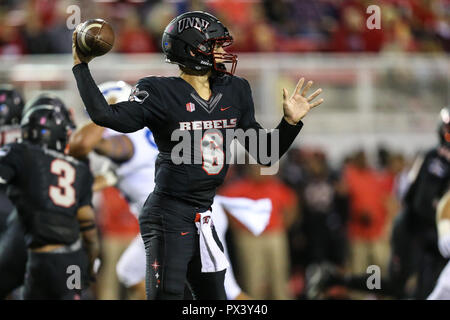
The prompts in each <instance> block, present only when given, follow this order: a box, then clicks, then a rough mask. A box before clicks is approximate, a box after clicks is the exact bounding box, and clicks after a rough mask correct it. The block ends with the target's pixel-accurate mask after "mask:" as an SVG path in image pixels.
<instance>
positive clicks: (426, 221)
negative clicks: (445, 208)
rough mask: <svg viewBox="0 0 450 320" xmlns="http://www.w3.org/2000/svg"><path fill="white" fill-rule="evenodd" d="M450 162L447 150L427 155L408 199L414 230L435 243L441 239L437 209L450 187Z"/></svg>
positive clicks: (406, 196)
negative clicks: (438, 235)
mask: <svg viewBox="0 0 450 320" xmlns="http://www.w3.org/2000/svg"><path fill="white" fill-rule="evenodd" d="M449 160H450V153H449V151H448V150H447V149H445V148H443V147H438V148H434V149H432V150H430V151H429V152H427V153H426V155H425V158H424V160H423V162H422V165H421V167H420V169H419V173H418V175H417V178H416V179H415V181H414V182H413V183H412V185H411V186H410V188H409V190H408V192H407V193H406V195H405V199H404V201H405V206H406V209H407V213H408V215H409V218H410V220H409V221H410V222H411V223H412V227H413V228H414V229H415V230H416V231H419V232H423V233H426V234H428V236H427V237H428V238H429V239H430V240H432V242H435V240H436V239H437V231H436V206H437V203H438V201H439V200H440V198H441V197H442V196H443V195H444V194H445V192H446V191H447V190H448V188H449V182H450V163H449Z"/></svg>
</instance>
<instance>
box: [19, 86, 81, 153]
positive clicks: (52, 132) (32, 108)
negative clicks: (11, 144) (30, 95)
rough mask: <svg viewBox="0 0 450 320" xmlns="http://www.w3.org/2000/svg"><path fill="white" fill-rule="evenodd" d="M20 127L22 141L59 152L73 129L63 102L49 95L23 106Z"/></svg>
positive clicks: (62, 149) (41, 96) (40, 96)
mask: <svg viewBox="0 0 450 320" xmlns="http://www.w3.org/2000/svg"><path fill="white" fill-rule="evenodd" d="M20 126H21V127H22V139H23V140H27V141H30V142H31V143H34V144H39V145H42V146H46V147H47V148H49V149H53V150H57V151H60V152H62V151H64V149H65V147H66V144H67V142H68V138H69V136H70V134H71V133H72V132H73V130H74V129H75V124H74V122H73V119H72V115H71V114H70V112H69V110H68V109H67V108H66V106H65V105H64V102H62V101H61V99H59V98H57V97H55V96H52V95H49V94H41V95H39V96H38V97H36V98H35V99H34V100H32V101H30V102H29V103H28V104H27V105H26V106H25V109H24V111H23V115H22V121H21V123H20Z"/></svg>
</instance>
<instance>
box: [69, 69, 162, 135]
mask: <svg viewBox="0 0 450 320" xmlns="http://www.w3.org/2000/svg"><path fill="white" fill-rule="evenodd" d="M72 71H73V74H74V76H75V79H76V82H77V86H78V91H79V93H80V96H81V99H82V100H83V103H84V105H85V107H86V111H87V112H88V114H89V116H90V117H91V119H92V121H94V123H95V124H97V125H99V126H102V127H107V128H111V129H113V130H116V131H119V132H123V133H128V132H134V131H137V130H139V129H142V128H144V127H145V126H149V125H151V122H152V121H153V120H155V119H153V117H152V116H153V115H152V113H153V112H154V110H152V104H153V103H154V102H155V101H154V100H155V99H157V98H156V97H157V94H155V92H154V90H150V88H147V87H146V85H147V83H144V81H142V80H140V81H139V82H138V84H137V85H136V86H135V88H134V89H133V92H132V95H131V96H130V100H129V101H124V102H119V103H116V104H112V105H108V103H107V102H106V100H105V98H104V97H103V95H102V93H101V92H100V90H99V89H98V87H97V85H96V83H95V81H94V79H92V76H91V73H90V71H89V68H88V65H87V64H86V63H81V64H78V65H76V66H74V67H73V69H72ZM137 88H139V89H140V90H141V91H140V93H141V94H146V96H145V98H141V99H137V98H136V94H133V93H136V91H139V89H137ZM150 95H151V98H149V99H147V98H148V97H149V96H150ZM158 105H159V104H158Z"/></svg>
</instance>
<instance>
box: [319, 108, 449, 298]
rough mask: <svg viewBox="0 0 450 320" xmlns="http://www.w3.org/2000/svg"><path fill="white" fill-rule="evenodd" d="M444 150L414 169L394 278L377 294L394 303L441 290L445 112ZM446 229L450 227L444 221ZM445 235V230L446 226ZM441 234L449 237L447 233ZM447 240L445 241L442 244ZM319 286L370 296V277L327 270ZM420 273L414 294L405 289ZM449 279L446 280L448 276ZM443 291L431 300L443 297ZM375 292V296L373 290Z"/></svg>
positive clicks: (395, 233) (443, 144)
mask: <svg viewBox="0 0 450 320" xmlns="http://www.w3.org/2000/svg"><path fill="white" fill-rule="evenodd" d="M438 137H439V145H438V146H436V147H434V148H433V149H431V150H430V151H428V152H427V153H426V154H425V156H424V157H419V158H418V159H417V160H416V161H415V163H414V165H413V166H412V168H411V170H410V172H409V176H408V179H409V180H410V185H409V187H408V190H407V192H406V195H405V198H404V199H403V209H402V211H401V212H400V213H399V214H398V215H397V216H396V218H395V220H394V225H393V230H392V235H391V257H390V261H389V274H388V275H387V277H383V279H382V283H381V289H380V290H376V292H375V293H377V294H380V295H386V296H393V297H395V298H411V297H412V298H414V299H426V298H427V297H428V296H429V295H430V293H431V291H432V290H433V288H434V287H435V285H436V281H437V279H438V277H439V274H440V273H441V271H442V270H443V268H444V267H445V264H446V263H447V259H446V258H445V256H443V254H442V250H441V252H439V248H441V249H442V248H445V245H444V244H445V243H446V241H448V240H445V241H444V240H443V239H447V237H444V236H441V237H440V238H439V241H440V242H438V228H437V227H436V210H437V204H438V202H439V200H440V199H442V198H443V196H444V194H445V193H446V192H447V190H448V187H449V182H450V166H449V163H450V112H449V109H448V108H443V109H442V110H441V112H440V120H439V126H438ZM442 225H443V226H445V225H447V224H446V222H445V220H444V221H443V223H442ZM444 230H445V227H444ZM440 234H446V232H442V227H441V231H440ZM442 241H444V242H442ZM324 271H325V272H324V273H323V274H324V275H323V276H322V279H321V281H319V282H322V283H321V284H320V285H319V287H320V286H322V287H329V286H332V285H342V286H346V287H348V288H351V289H354V290H364V291H371V290H370V289H369V288H368V287H367V285H366V280H367V277H368V276H367V275H361V276H347V277H342V276H339V275H337V274H336V273H335V272H334V271H332V270H324ZM414 274H417V284H416V287H415V289H414V292H413V293H412V294H409V293H408V292H407V290H406V286H407V282H408V280H409V278H410V277H411V276H413V275H414ZM443 277H445V275H444V276H443ZM441 288H442V286H439V288H437V291H436V290H435V292H434V293H433V294H432V295H431V298H433V299H434V298H435V297H437V296H439V292H441ZM372 292H373V291H372Z"/></svg>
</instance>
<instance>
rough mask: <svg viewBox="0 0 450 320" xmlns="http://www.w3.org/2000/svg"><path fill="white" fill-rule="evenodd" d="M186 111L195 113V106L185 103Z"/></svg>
mask: <svg viewBox="0 0 450 320" xmlns="http://www.w3.org/2000/svg"><path fill="white" fill-rule="evenodd" d="M186 110H187V111H189V112H193V111H195V104H193V103H192V102H188V103H186Z"/></svg>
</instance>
